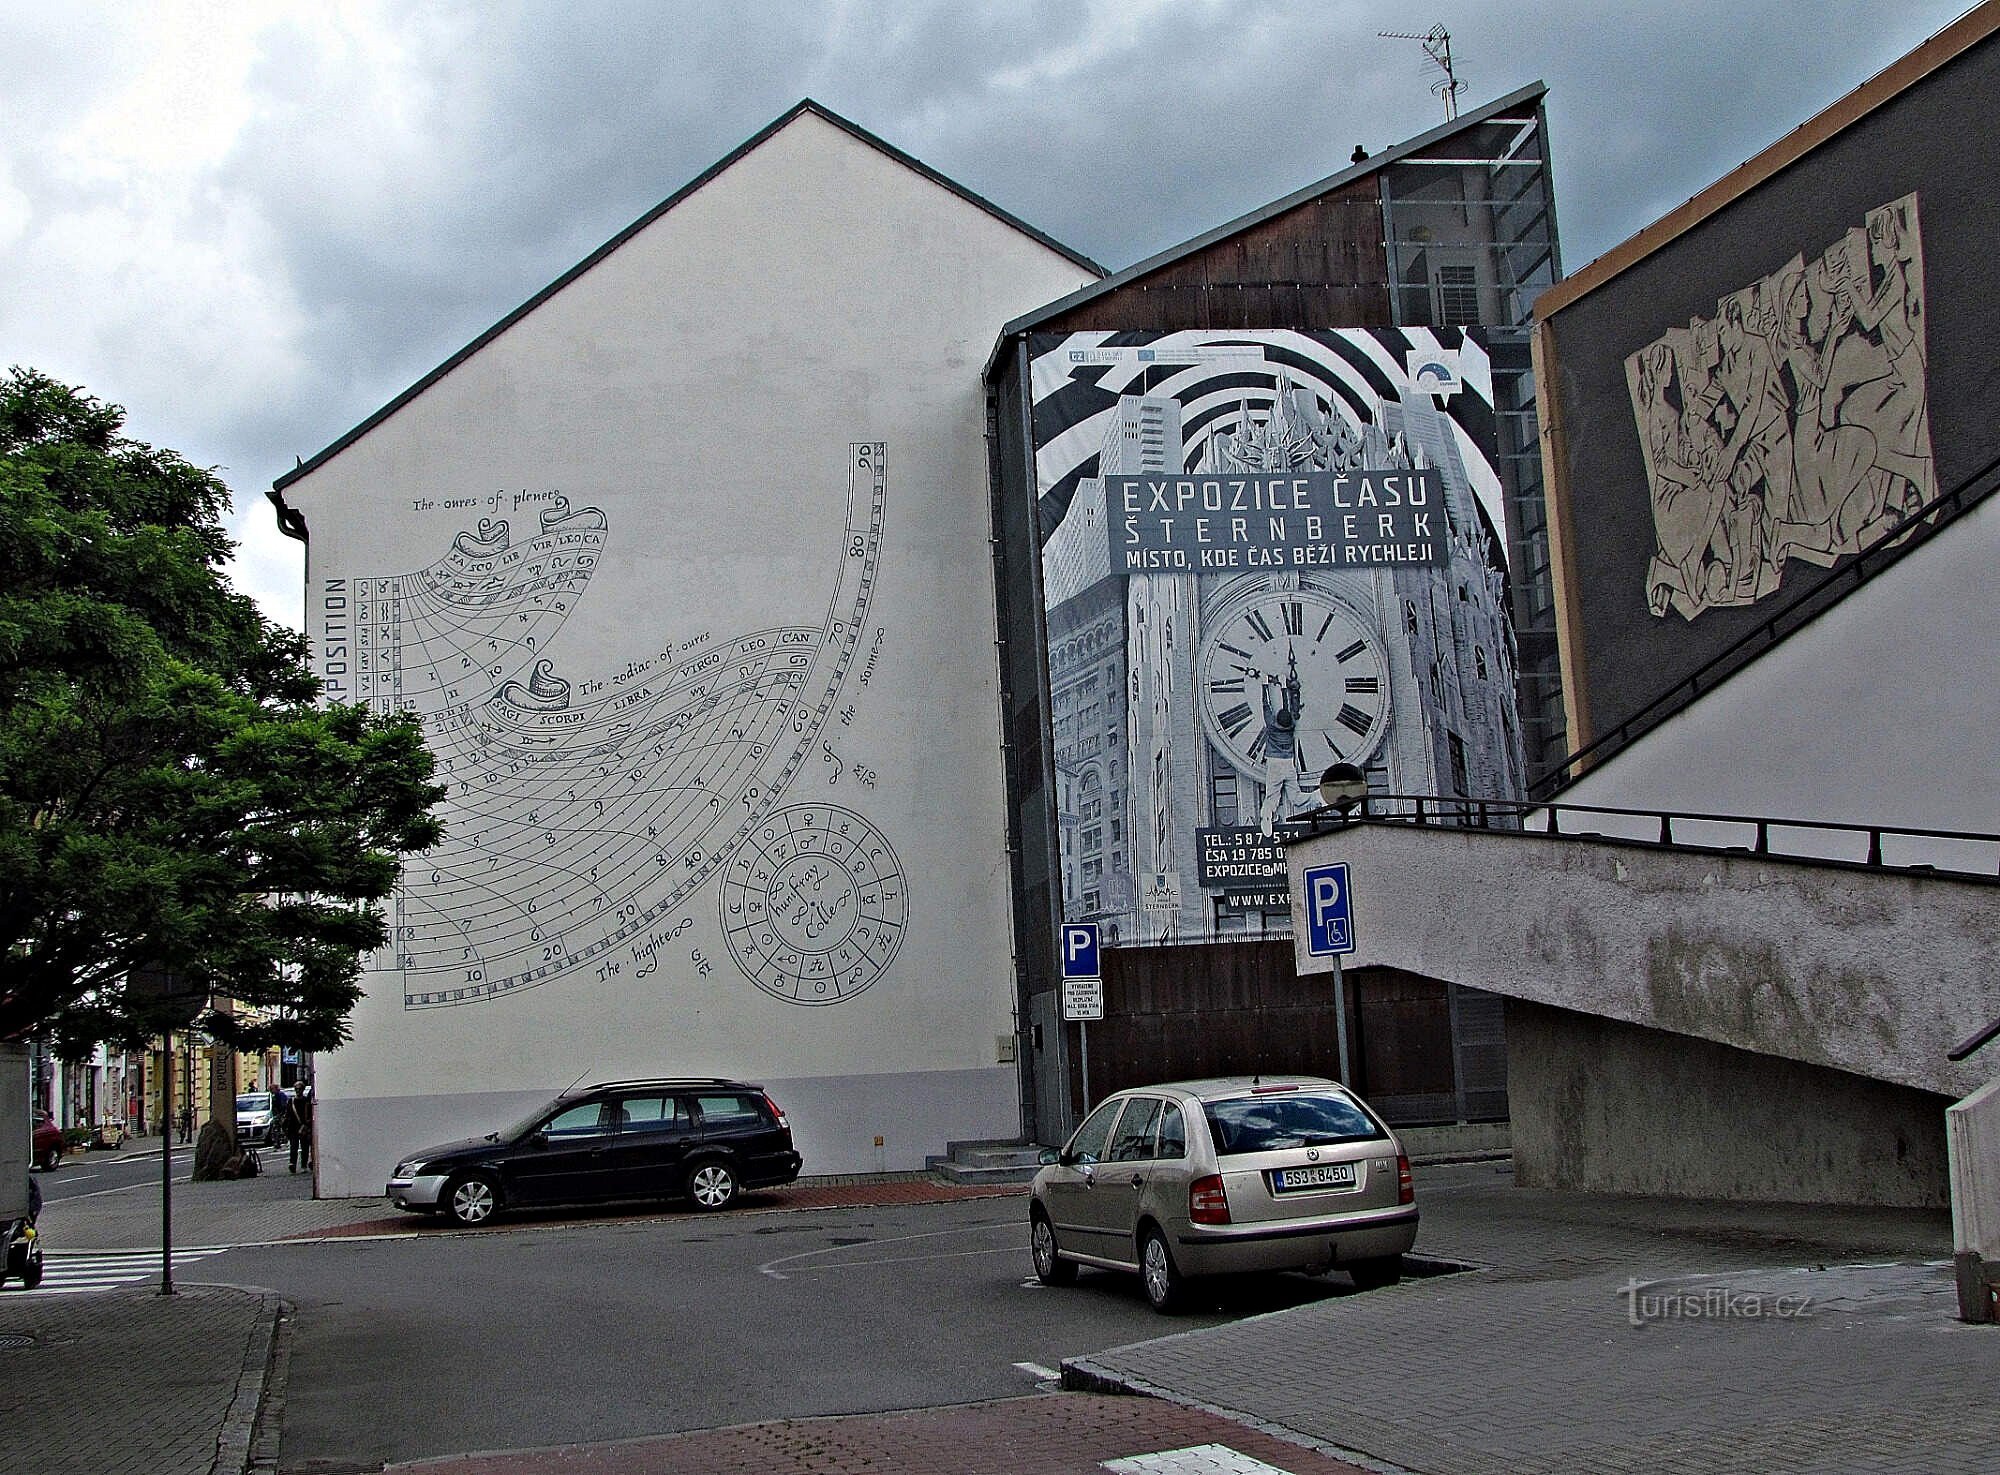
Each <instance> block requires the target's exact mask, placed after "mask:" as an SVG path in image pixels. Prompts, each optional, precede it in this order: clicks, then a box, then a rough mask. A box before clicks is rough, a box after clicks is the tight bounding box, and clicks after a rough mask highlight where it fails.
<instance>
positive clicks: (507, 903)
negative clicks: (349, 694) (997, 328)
mask: <svg viewBox="0 0 2000 1475" xmlns="http://www.w3.org/2000/svg"><path fill="white" fill-rule="evenodd" d="M886 460H887V448H886V446H885V445H884V444H883V443H881V442H875V441H868V442H856V443H854V444H852V445H850V446H849V448H848V453H847V467H846V470H847V485H846V516H845V522H844V529H843V531H842V534H841V537H840V540H839V544H838V546H830V547H828V548H827V549H826V550H825V569H826V576H825V577H826V585H825V587H826V597H825V605H824V614H823V616H822V617H821V618H819V619H818V620H817V621H816V622H811V623H794V624H777V625H769V626H766V627H764V628H759V629H751V630H712V631H696V632H692V633H687V634H685V635H684V636H683V637H682V638H680V639H679V640H677V641H667V640H665V639H663V638H656V637H655V636H653V635H652V634H650V633H648V632H646V631H645V627H644V626H643V624H640V623H637V622H635V623H633V625H632V629H633V631H634V637H633V638H634V640H635V641H637V640H648V641H651V642H652V644H651V645H650V646H649V648H647V649H644V650H635V651H633V652H631V653H630V656H629V659H627V660H626V661H625V664H624V665H623V667H622V669H618V670H616V671H615V672H610V673H606V672H603V671H596V672H595V674H592V675H591V676H589V677H587V678H586V677H583V676H581V675H569V674H565V671H564V669H563V667H564V641H563V639H562V632H563V629H564V626H565V625H566V624H567V623H568V622H570V621H572V620H575V619H578V618H588V619H590V620H592V621H593V622H594V623H596V624H597V625H599V626H602V625H603V624H604V623H605V622H606V621H607V620H610V619H613V618H614V617H615V615H616V612H615V611H607V610H603V609H597V610H592V609H591V601H592V594H591V586H592V582H593V578H594V577H595V576H596V575H597V574H598V572H599V570H600V566H601V565H602V564H603V562H604V561H605V560H606V559H607V558H609V557H614V556H616V551H617V541H618V538H619V529H618V527H617V526H615V525H614V522H613V519H612V518H611V517H610V516H609V515H608V514H607V512H606V511H605V509H604V508H602V507H598V506H591V505H580V506H573V505H571V503H570V501H569V499H568V498H567V497H565V496H563V495H562V494H560V493H554V492H551V493H546V494H535V495H534V496H533V497H532V498H531V499H530V500H528V502H527V505H526V506H525V508H523V507H521V506H518V505H516V506H513V507H511V508H510V511H511V512H512V513H513V515H512V516H508V517H481V518H479V519H478V520H477V522H476V525H472V526H467V527H464V528H463V529H462V530H460V531H458V532H457V533H456V534H455V535H454V536H451V537H450V538H449V539H448V540H447V541H446V542H445V546H443V547H441V548H440V549H439V550H438V556H437V557H436V558H435V559H434V560H433V561H432V562H430V563H428V564H426V565H424V566H423V567H421V568H419V569H416V570H414V571H412V572H407V573H394V574H382V575H374V576H370V577H365V578H355V579H329V580H327V581H325V584H324V586H323V592H322V598H323V599H324V600H325V602H326V616H325V635H324V641H325V644H326V646H327V648H328V649H329V651H331V650H333V649H335V648H337V647H338V646H339V645H340V644H341V643H342V640H343V637H345V643H346V645H347V646H348V648H349V649H350V650H351V652H352V656H353V662H352V664H353V667H354V670H355V671H356V673H357V674H356V676H355V678H354V695H353V699H355V700H366V701H368V702H369V703H370V704H371V705H373V706H375V707H376V708H378V709H381V710H395V709H398V708H401V709H407V710H413V711H415V712H417V713H419V714H421V716H422V718H423V721H424V729H425V735H426V737H427V739H428V741H429V742H430V745H431V748H432V750H433V752H435V753H436V754H437V757H438V764H439V776H440V778H442V779H443V780H444V781H445V782H446V783H447V785H448V786H449V794H450V797H449V799H448V800H447V809H446V811H445V813H446V819H447V833H446V836H445V838H444V840H443V841H442V842H441V843H440V844H438V845H437V846H436V847H434V848H433V849H432V850H431V851H429V852H427V853H426V854H424V855H423V856H421V857H413V858H412V859H411V860H410V862H409V863H408V864H407V865H406V866H405V868H404V872H403V876H402V880H401V882H400V884H399V885H398V886H397V888H396V891H395V895H394V897H393V900H392V902H391V906H390V917H389V925H390V929H391V945H390V947H389V948H388V949H387V950H386V951H385V952H383V953H380V954H377V955H376V957H375V958H374V960H373V967H374V970H375V974H376V977H375V978H374V979H373V980H371V991H374V988H376V987H379V986H380V983H381V981H382V976H383V975H385V974H386V975H388V976H389V977H390V978H391V979H392V980H393V984H392V989H393V987H399V988H400V991H401V996H402V999H403V1003H404V1006H405V1007H406V1008H408V1009H412V1010H430V1009H449V1008H461V1007H470V1006H478V1005H482V1004H487V1003H490V1002H492V1001H494V1000H497V999H500V998H503V997H506V996H508V995H511V994H515V993H518V992H519V991H521V990H524V989H531V988H535V987H538V986H542V985H557V984H563V983H565V982H569V981H574V980H576V979H578V978H584V979H589V980H592V981H595V982H598V983H604V982H606V981H611V982H614V983H615V982H616V981H618V975H619V974H621V973H623V974H624V975H625V976H626V979H627V981H629V982H631V983H639V982H642V981H643V980H644V979H645V978H646V977H647V975H649V974H650V973H652V972H654V971H655V970H656V969H657V968H658V967H659V966H661V964H662V961H663V957H664V954H665V953H666V951H667V950H668V948H669V947H670V946H671V945H675V944H677V943H678V944H679V945H680V949H681V950H682V951H689V949H688V946H687V943H686V942H685V941H683V940H682V939H683V935H684V934H686V933H688V932H689V931H690V930H691V929H693V927H694V922H693V914H694V911H695V909H696V908H697V907H704V908H705V907H712V908H713V909H714V910H713V915H714V916H715V917H716V919H717V921H718V923H719V925H720V931H721V935H722V937H723V939H724V942H725V944H726V948H727V952H728V963H729V965H733V966H734V968H735V969H736V970H738V971H739V972H740V973H741V974H742V976H743V977H744V978H745V979H746V980H747V981H748V983H749V984H754V985H755V986H756V987H757V988H758V989H761V990H762V991H763V992H764V993H765V994H766V995H768V996H770V997H771V998H774V999H777V1000H779V1001H782V1002H784V1003H787V1004H799V1005H816V1006H824V1005H833V1004H838V1003H840V1002H842V1001H844V1000H848V999H852V998H853V997H855V995H857V994H859V993H861V992H862V991H863V990H864V989H866V988H868V987H869V985H871V984H873V983H874V982H876V981H877V980H878V979H880V978H881V977H882V975H883V974H884V972H885V971H886V970H887V969H888V968H889V966H890V964H891V963H892V962H893V961H894V959H895V957H896V954H897V951H898V949H899V947H900V946H901V944H902V940H903V934H904V929H905V927H906V924H907V922H908V918H909V899H908V896H907V893H906V887H905V881H904V875H903V871H902V867H901V865H900V863H899V862H898V860H897V857H896V852H895V850H894V849H893V847H892V846H891V844H890V841H889V838H888V836H887V835H885V834H884V833H883V831H882V829H881V828H880V827H879V826H878V825H877V824H875V823H874V822H872V821H871V820H870V819H868V818H866V817H865V816H864V815H862V814H861V813H859V812H857V811H856V810H855V809H853V808H852V807H849V806H847V805H844V804H822V803H818V802H814V801H815V800H816V799H817V798H818V797H819V796H820V795H821V794H824V793H826V791H827V787H828V786H827V784H826V783H825V782H824V781H823V780H822V781H821V782H818V783H814V784H811V785H810V786H809V785H808V784H807V783H806V782H805V780H806V778H807V776H808V775H812V776H813V777H815V778H818V777H819V775H820V773H821V771H822V770H824V769H825V768H826V767H827V766H828V765H831V766H832V771H833V774H834V777H835V778H836V779H839V778H842V777H847V778H848V780H849V781H848V784H847V788H848V789H852V790H855V791H856V792H859V791H860V787H861V786H862V785H864V784H867V785H871V786H872V779H873V775H872V773H869V772H868V771H867V770H866V769H865V768H860V767H859V766H858V765H854V766H853V767H854V769H855V771H854V772H853V773H852V774H851V775H850V774H849V773H848V769H849V768H850V765H849V764H848V763H847V761H846V760H845V759H844V758H843V757H842V756H840V755H838V754H836V752H835V749H834V746H833V743H832V742H831V741H829V731H830V727H832V726H834V725H836V724H837V723H838V722H839V721H840V720H841V719H842V718H843V717H848V716H851V713H852V707H851V703H852V701H853V700H854V693H853V691H852V690H851V688H853V687H855V686H857V685H860V684H865V682H866V680H867V678H868V676H869V674H871V672H872V663H873V661H874V658H875V655H876V654H877V647H878V646H879V633H878V635H877V641H876V647H871V646H870V645H868V644H866V643H865V642H864V632H866V631H868V630H869V628H870V627H869V611H870V606H871V603H872V601H873V598H874V595H875V592H876V587H877V582H878V578H879V574H880V560H881V552H882V533H883V525H884V516H885V509H886V503H887V496H888V475H887V469H886V465H885V463H886ZM517 500H519V499H517ZM343 615H351V625H348V626H347V627H346V628H343V625H346V624H347V622H346V621H344V620H343V619H342V618H341V616H343ZM599 664H600V665H601V663H599ZM843 792H845V790H843ZM711 883H715V884H713V885H712V886H711ZM705 888H706V890H707V891H712V892H713V899H712V900H710V899H708V896H707V895H706V892H705ZM689 963H690V965H691V966H692V967H693V968H694V969H695V970H696V971H697V972H698V973H700V974H702V975H704V976H706V975H708V974H709V973H710V972H711V971H718V972H719V971H721V968H720V967H719V966H718V965H721V964H722V960H721V959H720V958H709V957H704V956H703V954H702V952H701V949H700V947H699V946H695V947H693V948H692V950H691V951H689ZM676 966H680V960H679V959H678V957H677V959H676Z"/></svg>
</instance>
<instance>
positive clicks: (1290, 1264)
mask: <svg viewBox="0 0 2000 1475" xmlns="http://www.w3.org/2000/svg"><path fill="white" fill-rule="evenodd" d="M1041 1161H1042V1164H1043V1166H1042V1169H1041V1171H1040V1172H1039V1173H1037V1174H1036V1175H1035V1182H1034V1187H1033V1189H1032V1190H1031V1195H1030V1198H1029V1206H1028V1214H1029V1240H1030V1247H1031V1249H1032V1251H1033V1254H1034V1260H1035V1274H1036V1275H1037V1276H1038V1277H1040V1279H1041V1281H1042V1282H1043V1284H1045V1285H1067V1284H1068V1283H1070V1282H1071V1281H1073V1280H1075V1279H1076V1272H1077V1267H1078V1266H1079V1265H1094V1266H1099V1267H1102V1268H1104V1269H1108V1270H1125V1271H1136V1272H1137V1273H1138V1275H1139V1277H1140V1280H1141V1281H1142V1283H1143V1284H1144V1286H1145V1289H1146V1299H1147V1300H1149V1301H1150V1302H1152V1304H1153V1306H1154V1309H1156V1310H1159V1311H1174V1310H1178V1309H1179V1308H1180V1307H1181V1306H1182V1305H1183V1304H1184V1303H1185V1301H1186V1299H1187V1290H1188V1282H1189V1281H1190V1280H1193V1279H1196V1278H1198V1277H1202V1276H1211V1275H1234V1274H1240V1273H1244V1272H1250V1271H1281V1270H1302V1271H1306V1272H1308V1273H1312V1274H1318V1273H1323V1272H1326V1271H1329V1270H1345V1271H1346V1272H1347V1273H1348V1275H1349V1277H1350V1278H1352V1279H1353V1281H1354V1283H1355V1284H1356V1285H1358V1286H1360V1287H1362V1288H1363V1289H1370V1288H1373V1287H1376V1286H1382V1285H1390V1284H1393V1283H1394V1282H1395V1281H1397V1280H1398V1279H1400V1278H1401V1275H1402V1257H1403V1254H1404V1252H1405V1251H1407V1250H1408V1249H1409V1248H1410V1246H1411V1245H1413V1244H1414V1243H1415V1242H1416V1238H1417V1202H1416V1190H1415V1185H1414V1184H1413V1182H1412V1180H1411V1177H1410V1160H1409V1157H1408V1156H1407V1155H1406V1154H1405V1153H1404V1151H1403V1148H1402V1144H1401V1143H1399V1142H1398V1141H1397V1139H1396V1134H1395V1133H1394V1132H1392V1131H1390V1130H1389V1128H1388V1127H1387V1126H1385V1125H1384V1124H1383V1123H1382V1120H1381V1118H1379V1117H1377V1116H1376V1115H1375V1113H1374V1112H1372V1111H1370V1110H1369V1109H1368V1107H1367V1105H1366V1104H1364V1103H1363V1102H1362V1101H1361V1099H1360V1098H1359V1097H1357V1096H1355V1095H1354V1094H1353V1093H1352V1092H1350V1091H1348V1090H1347V1089H1346V1088H1344V1087H1343V1086H1341V1085H1340V1084H1339V1083H1338V1082H1335V1081H1330V1080H1326V1079H1324V1078H1322V1077H1319V1076H1267V1077H1254V1076H1235V1077H1228V1078H1221V1079H1215V1080H1201V1081H1176V1082H1171V1083H1169V1084H1166V1085H1159V1086H1143V1087H1135V1088H1133V1089H1131V1090H1126V1091H1120V1092H1118V1093H1116V1094H1115V1095H1112V1096H1109V1097H1107V1098H1105V1100H1104V1101H1103V1102H1102V1103H1100V1104H1099V1105H1098V1107H1097V1108H1096V1110H1094V1111H1092V1112H1091V1113H1090V1115H1088V1116H1087V1117H1085V1118H1084V1119H1083V1122H1082V1124H1081V1125H1080V1126H1078V1127H1077V1129H1076V1131H1075V1132H1074V1133H1072V1134H1071V1136H1070V1139H1069V1141H1068V1142H1066V1143H1065V1144H1064V1145H1063V1147H1062V1149H1061V1150H1060V1151H1046V1152H1044V1153H1043V1154H1042V1156H1041Z"/></svg>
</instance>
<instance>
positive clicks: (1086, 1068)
mask: <svg viewBox="0 0 2000 1475" xmlns="http://www.w3.org/2000/svg"><path fill="white" fill-rule="evenodd" d="M1076 1037H1077V1038H1078V1039H1079V1040H1081V1041H1082V1042H1083V1114H1084V1115H1085V1116H1089V1115H1090V1026H1089V1024H1087V1023H1085V1022H1084V1021H1083V1020H1078V1021H1077V1025H1076Z"/></svg>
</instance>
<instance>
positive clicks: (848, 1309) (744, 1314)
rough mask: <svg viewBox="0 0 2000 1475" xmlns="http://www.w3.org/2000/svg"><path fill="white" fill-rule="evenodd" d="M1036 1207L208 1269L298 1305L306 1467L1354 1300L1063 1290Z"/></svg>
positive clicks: (957, 1392) (653, 1225)
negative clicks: (1031, 1251) (1036, 1239)
mask: <svg viewBox="0 0 2000 1475" xmlns="http://www.w3.org/2000/svg"><path fill="white" fill-rule="evenodd" d="M1025 1214H1026V1208H1025V1203H1024V1201H1023V1200H1020V1199H983V1200H974V1201H962V1202H958V1203H946V1204H931V1205H920V1206H912V1207H897V1208H871V1209H841V1210H825V1211H810V1212H791V1213H758V1212H735V1213H725V1214H721V1215H716V1216H706V1215H698V1214H693V1213H687V1214H681V1215H674V1216H669V1217H664V1218H657V1219H648V1220H641V1221H622V1222H608V1223H607V1222H588V1221H585V1222H571V1223H541V1224H534V1223H530V1224H527V1225H523V1226H522V1227H520V1228H518V1229H515V1230H512V1231H510V1232H506V1233H493V1232H488V1233H480V1234H471V1235H456V1234H427V1235H423V1236H418V1237H401V1238H396V1239H389V1240H365V1241H351V1240H350V1241H322V1242H316V1243H308V1244H298V1245H277V1246H260V1247H255V1248H246V1249H241V1250H232V1251H229V1252H227V1253H224V1254H220V1255H216V1256H214V1257H212V1258H210V1259H207V1260H204V1261H203V1262H202V1264H201V1266H200V1272H199V1276H198V1278H199V1279H201V1280H204V1281H224V1282H231V1283H235V1284H247V1285H260V1286H269V1287H272V1288H274V1289H276V1290H277V1291H278V1292H279V1293H280V1294H281V1295H283V1296H285V1297H286V1298H287V1299H288V1300H290V1301H292V1302H293V1303H294V1304H295V1305H296V1306H297V1308H298V1314H297V1319H296V1322H295V1323H294V1327H293V1332H292V1345H291V1352H290V1367H289V1377H288V1379H287V1384H286V1390H285V1395H284V1410H283V1429H284V1437H283V1443H282V1448H281V1455H280V1466H281V1469H282V1470H284V1471H286V1472H288V1475H289V1472H297V1475H305V1472H314V1475H331V1472H343V1471H357V1470H374V1469H376V1468H378V1467H379V1466H380V1465H381V1464H383V1463H384V1462H385V1461H398V1460H411V1459H419V1458H424V1457H428V1456H436V1455H446V1454H453V1453H460V1452H464V1451H468V1450H500V1449H519V1448H528V1447H537V1446H546V1445H554V1444H565V1443H570V1442H584V1441H595V1440H605V1439H623V1438H632V1437H637V1436H641V1435H648V1434H661V1433H668V1432H674V1431H681V1430H691V1429H709V1428H716V1427H721V1426H727V1425H733V1424H741V1423H749V1422H754V1421H762V1420H768V1419H778V1418H790V1417H803V1416H809V1415H822V1414H841V1413H862V1412H879V1411H884V1410H891V1409H907V1408H927V1407H938V1406H942V1405H947V1404H956V1403H963V1402H968V1401H972V1400H979V1399H990V1398H1002V1397H1009V1396H1014V1395H1018V1394H1023V1393H1030V1392H1033V1391H1034V1389H1035V1387H1036V1384H1037V1381H1038V1379H1039V1378H1040V1377H1041V1376H1042V1375H1043V1374H1042V1372H1039V1371H1037V1369H1041V1370H1048V1369H1054V1368H1056V1367H1057V1366H1058V1365H1059V1363H1060V1362H1061V1360H1062V1359H1063V1358H1064V1357H1068V1356H1074V1355H1078V1354H1081V1353H1085V1352H1092V1351H1098V1350H1101V1349H1103V1348H1107V1347H1114V1346H1118V1345H1121V1344H1123V1343H1127V1342H1133V1341H1139V1340H1143V1339H1146V1338H1151V1337H1157V1336H1160V1335H1162V1334H1163V1333H1165V1332H1167V1331H1171V1330H1175V1329H1179V1328H1183V1327H1191V1326H1199V1325H1209V1324H1212V1323H1214V1322H1217V1321H1223V1320H1229V1319H1233V1318H1236V1317H1240V1316H1244V1315H1249V1314H1255V1313H1259V1312H1263V1311H1270V1310H1275V1309H1278V1308H1279V1307H1281V1306H1288V1305H1296V1304H1299V1303H1301V1302H1303V1301H1310V1300H1318V1299H1321V1298H1324V1297H1326V1296H1330V1295H1342V1294H1351V1292H1350V1291H1349V1290H1348V1287H1347V1283H1346V1281H1345V1279H1344V1278H1343V1277H1337V1276H1336V1277H1333V1278H1330V1279H1327V1280H1309V1279H1305V1278H1303V1277H1296V1276H1288V1277H1283V1278H1279V1279H1276V1280H1266V1281H1260V1282H1250V1283H1246V1284H1243V1285H1240V1286H1229V1287H1226V1288H1224V1290H1223V1291H1222V1293H1221V1294H1222V1297H1223V1299H1222V1300H1220V1301H1219V1302H1218V1303H1217V1305H1216V1306H1215V1307H1214V1308H1212V1309H1209V1310H1205V1311H1203V1312H1200V1313H1198V1314H1196V1315H1193V1316H1189V1317H1186V1318H1181V1319H1179V1320H1177V1321H1172V1322H1169V1321H1165V1320H1163V1319H1162V1318H1160V1317H1159V1316H1157V1315H1156V1314H1155V1313H1154V1312H1153V1311H1152V1309H1151V1308H1150V1307H1149V1306H1147V1304H1146V1302H1145V1299H1144V1297H1143V1295H1142V1294H1141V1292H1140V1290H1139V1288H1138V1284H1137V1282H1136V1281H1134V1280H1131V1279H1128V1278H1126V1277H1120V1276H1113V1275H1100V1274H1095V1273H1092V1272H1089V1271H1086V1272H1084V1274H1083V1276H1082V1278H1081V1279H1080V1280H1079V1282H1078V1283H1077V1284H1076V1285H1075V1286H1072V1287H1066V1288H1061V1289H1049V1288H1044V1287H1042V1286H1041V1285H1039V1284H1038V1283H1037V1282H1036V1281H1035V1280H1034V1277H1033V1273H1032V1270H1031V1267H1030V1264H1029V1260H1028V1251H1027V1235H1026V1226H1025ZM1020 1364H1030V1365H1032V1366H1027V1367H1024V1366H1020Z"/></svg>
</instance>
